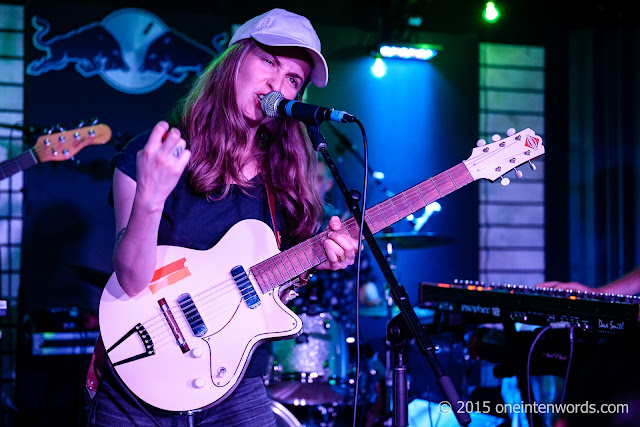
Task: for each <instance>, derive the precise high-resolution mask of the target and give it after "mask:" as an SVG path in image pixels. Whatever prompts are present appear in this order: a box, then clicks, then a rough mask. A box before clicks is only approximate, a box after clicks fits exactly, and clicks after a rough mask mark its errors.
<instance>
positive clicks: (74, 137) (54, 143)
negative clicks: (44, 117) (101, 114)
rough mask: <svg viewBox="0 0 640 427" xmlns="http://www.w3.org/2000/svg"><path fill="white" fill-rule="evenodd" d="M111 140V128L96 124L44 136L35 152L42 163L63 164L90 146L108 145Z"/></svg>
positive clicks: (35, 147)
mask: <svg viewBox="0 0 640 427" xmlns="http://www.w3.org/2000/svg"><path fill="white" fill-rule="evenodd" d="M110 139H111V128H109V126H107V125H105V124H96V125H91V126H85V127H81V128H76V129H70V130H65V131H62V132H57V133H51V134H48V135H42V136H40V137H39V138H38V140H37V141H36V144H35V145H34V147H33V152H34V153H35V155H36V156H37V157H38V160H39V161H40V162H49V161H52V162H62V161H65V160H68V159H70V158H71V157H73V156H75V155H76V154H77V153H78V152H79V151H80V150H82V149H83V148H84V147H87V146H89V145H102V144H106V143H107V142H108V141H109V140H110Z"/></svg>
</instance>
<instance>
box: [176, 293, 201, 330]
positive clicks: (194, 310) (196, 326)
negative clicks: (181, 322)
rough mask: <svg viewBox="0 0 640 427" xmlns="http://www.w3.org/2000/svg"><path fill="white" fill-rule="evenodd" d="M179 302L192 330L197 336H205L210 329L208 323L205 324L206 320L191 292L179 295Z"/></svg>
mask: <svg viewBox="0 0 640 427" xmlns="http://www.w3.org/2000/svg"><path fill="white" fill-rule="evenodd" d="M178 304H179V305H180V309H181V310H182V314H184V317H185V318H186V319H187V322H189V327H190V328H191V332H193V335H195V336H196V337H202V336H204V335H205V334H206V333H207V331H208V329H207V325H205V324H204V320H202V316H201V315H200V312H199V311H198V307H196V304H195V303H194V302H193V299H192V298H191V295H190V294H182V295H180V296H179V297H178Z"/></svg>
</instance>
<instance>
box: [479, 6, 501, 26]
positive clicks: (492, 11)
mask: <svg viewBox="0 0 640 427" xmlns="http://www.w3.org/2000/svg"><path fill="white" fill-rule="evenodd" d="M482 17H483V18H484V20H485V21H487V22H489V23H491V24H493V23H494V22H496V21H497V20H498V18H500V11H499V10H498V8H497V7H496V4H495V3H494V2H492V1H488V2H487V3H486V4H485V6H484V13H483V14H482Z"/></svg>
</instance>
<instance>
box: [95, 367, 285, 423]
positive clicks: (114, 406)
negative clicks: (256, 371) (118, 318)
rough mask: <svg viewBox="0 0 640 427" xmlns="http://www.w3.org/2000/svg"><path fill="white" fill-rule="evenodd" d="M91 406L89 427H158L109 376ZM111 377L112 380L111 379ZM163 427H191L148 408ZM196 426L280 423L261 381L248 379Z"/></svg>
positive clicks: (183, 419)
mask: <svg viewBox="0 0 640 427" xmlns="http://www.w3.org/2000/svg"><path fill="white" fill-rule="evenodd" d="M105 376H106V377H107V378H104V377H103V380H106V381H100V386H99V388H98V393H97V394H96V395H95V397H94V398H93V401H92V402H91V410H90V412H89V423H88V424H89V426H104V427H125V426H126V427H130V426H140V427H142V426H144V427H156V426H157V425H156V424H155V423H154V422H153V420H152V419H151V418H149V415H147V414H146V413H145V412H144V411H143V410H142V409H140V406H139V405H138V404H137V403H136V402H135V401H134V400H133V399H132V398H131V396H129V394H128V393H127V392H126V391H125V390H123V389H122V387H121V386H120V385H119V384H118V383H117V381H118V380H116V379H115V378H113V377H111V376H110V375H108V374H107V375H105ZM109 377H110V378H109ZM145 408H146V409H147V411H148V412H149V413H150V414H151V415H152V416H153V418H154V419H155V420H156V421H157V423H158V424H159V425H160V426H162V427H179V426H188V425H189V424H188V421H187V416H186V415H179V414H175V413H169V412H165V411H161V410H158V409H155V408H152V407H149V406H145ZM193 421H194V423H193V425H196V426H206V427H209V426H224V427H257V426H260V427H263V426H268V427H275V426H276V420H275V416H274V415H273V411H272V409H271V401H270V400H269V398H268V397H267V393H266V390H265V388H264V384H263V383H262V379H261V378H260V377H254V378H245V379H243V380H242V381H240V384H238V387H236V389H235V390H234V391H233V393H232V394H231V396H229V397H228V398H226V399H225V400H223V401H222V402H221V403H220V404H218V405H216V406H213V407H212V408H210V409H205V410H203V411H201V412H198V413H195V414H194V415H193Z"/></svg>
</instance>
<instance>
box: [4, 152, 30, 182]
mask: <svg viewBox="0 0 640 427" xmlns="http://www.w3.org/2000/svg"><path fill="white" fill-rule="evenodd" d="M37 164H38V158H37V157H36V154H35V152H34V151H33V149H29V150H27V151H25V152H24V153H21V154H19V155H17V156H16V157H14V158H13V159H9V160H5V161H4V162H2V163H0V174H1V175H0V179H5V178H9V177H10V176H11V175H14V174H16V173H18V172H20V171H23V170H25V169H27V168H30V167H31V166H33V165H37Z"/></svg>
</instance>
